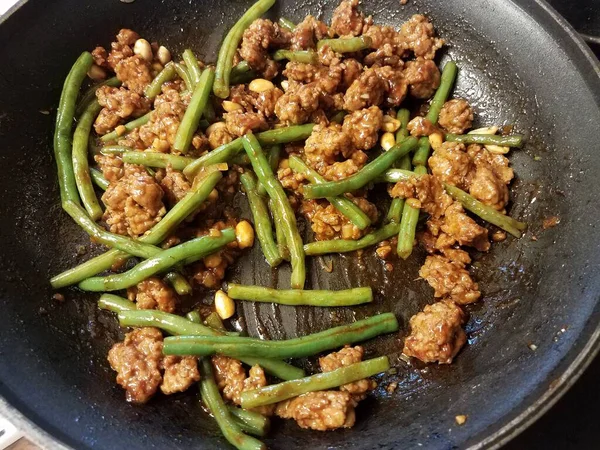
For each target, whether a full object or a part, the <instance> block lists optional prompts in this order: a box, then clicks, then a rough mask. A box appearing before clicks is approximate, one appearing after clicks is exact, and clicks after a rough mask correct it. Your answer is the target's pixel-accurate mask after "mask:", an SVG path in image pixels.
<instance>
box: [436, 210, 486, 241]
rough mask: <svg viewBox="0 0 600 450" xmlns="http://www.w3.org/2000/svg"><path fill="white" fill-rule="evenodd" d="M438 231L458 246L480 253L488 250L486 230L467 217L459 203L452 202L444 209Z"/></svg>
mask: <svg viewBox="0 0 600 450" xmlns="http://www.w3.org/2000/svg"><path fill="white" fill-rule="evenodd" d="M440 229H441V231H442V232H444V233H446V234H447V235H448V236H449V237H451V238H452V239H454V240H455V241H456V242H458V243H459V244H460V245H468V246H471V247H475V248H476V249H477V250H479V251H481V252H486V251H488V250H489V249H490V243H489V240H488V230H487V228H483V227H482V226H480V225H478V224H477V223H476V222H475V221H474V220H473V219H471V218H470V217H469V216H467V215H466V214H465V211H464V209H463V207H462V205H461V204H460V203H457V202H454V203H452V204H451V205H450V206H449V207H448V208H446V211H444V217H443V220H442V222H441V225H440Z"/></svg>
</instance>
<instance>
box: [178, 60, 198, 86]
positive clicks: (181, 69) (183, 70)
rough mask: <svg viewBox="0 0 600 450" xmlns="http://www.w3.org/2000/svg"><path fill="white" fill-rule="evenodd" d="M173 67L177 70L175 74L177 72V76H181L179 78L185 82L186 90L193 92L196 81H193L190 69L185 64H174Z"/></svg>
mask: <svg viewBox="0 0 600 450" xmlns="http://www.w3.org/2000/svg"><path fill="white" fill-rule="evenodd" d="M173 67H174V68H175V72H177V75H179V78H181V79H182V80H183V83H184V84H185V87H186V89H187V90H189V91H193V90H194V81H193V80H192V76H191V75H190V72H189V71H188V68H187V67H185V66H184V65H183V64H179V63H176V62H174V63H173Z"/></svg>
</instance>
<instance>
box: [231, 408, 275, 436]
mask: <svg viewBox="0 0 600 450" xmlns="http://www.w3.org/2000/svg"><path fill="white" fill-rule="evenodd" d="M227 409H229V412H230V414H231V415H232V417H233V419H234V420H235V423H237V425H238V426H239V427H240V429H241V430H242V431H243V432H245V433H250V434H253V435H254V436H266V434H267V433H268V432H269V429H270V428H271V421H270V420H269V418H268V417H265V416H263V415H262V414H259V413H257V412H255V411H248V410H246V409H242V408H238V407H237V406H233V405H227Z"/></svg>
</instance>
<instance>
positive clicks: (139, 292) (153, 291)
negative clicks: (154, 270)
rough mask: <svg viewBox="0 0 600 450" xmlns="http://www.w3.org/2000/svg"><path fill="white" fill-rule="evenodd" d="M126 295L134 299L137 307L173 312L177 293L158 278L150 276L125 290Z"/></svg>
mask: <svg viewBox="0 0 600 450" xmlns="http://www.w3.org/2000/svg"><path fill="white" fill-rule="evenodd" d="M127 297H128V298H129V300H131V301H135V302H136V305H137V307H138V309H159V310H161V311H165V312H168V313H172V312H175V307H176V306H177V301H178V299H177V294H175V291H173V289H171V288H170V287H169V286H167V284H166V283H165V282H164V281H163V280H161V279H160V278H156V277H151V278H147V279H146V280H144V281H142V282H140V283H138V284H137V286H135V287H131V288H129V289H128V290H127Z"/></svg>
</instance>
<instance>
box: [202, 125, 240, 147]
mask: <svg viewBox="0 0 600 450" xmlns="http://www.w3.org/2000/svg"><path fill="white" fill-rule="evenodd" d="M234 138H235V137H234V136H233V135H232V134H231V133H230V132H229V130H228V129H227V126H226V125H224V126H219V127H215V128H214V129H213V130H212V131H211V132H210V134H209V135H208V142H209V144H210V148H211V149H215V148H217V147H220V146H221V145H224V144H229V143H230V142H231V141H233V139H234Z"/></svg>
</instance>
